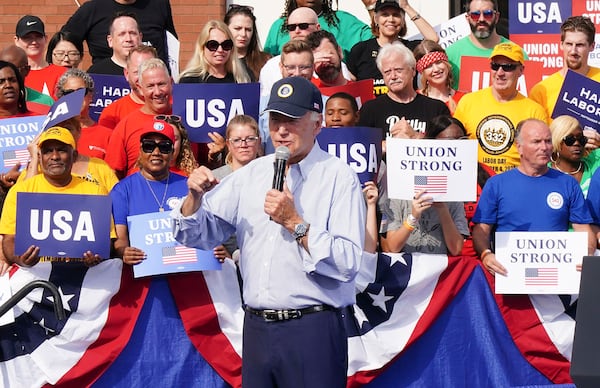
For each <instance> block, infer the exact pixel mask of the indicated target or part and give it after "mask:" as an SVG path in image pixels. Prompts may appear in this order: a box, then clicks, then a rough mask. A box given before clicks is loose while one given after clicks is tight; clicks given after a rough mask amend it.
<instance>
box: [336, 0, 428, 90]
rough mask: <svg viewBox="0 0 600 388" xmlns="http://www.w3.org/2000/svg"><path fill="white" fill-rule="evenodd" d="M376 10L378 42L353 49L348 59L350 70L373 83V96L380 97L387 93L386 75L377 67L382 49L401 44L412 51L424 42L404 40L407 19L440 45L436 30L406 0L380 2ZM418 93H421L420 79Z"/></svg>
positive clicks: (374, 29)
mask: <svg viewBox="0 0 600 388" xmlns="http://www.w3.org/2000/svg"><path fill="white" fill-rule="evenodd" d="M372 9H373V11H374V14H373V22H372V25H371V30H372V32H373V35H374V36H375V38H372V39H369V40H365V41H362V42H359V43H357V44H356V45H355V46H354V47H352V50H350V54H349V55H348V56H347V57H346V63H347V64H348V70H350V72H351V73H352V75H353V76H354V77H355V78H356V79H357V80H363V79H373V81H374V84H373V92H374V93H375V95H376V96H378V95H382V94H385V93H387V87H386V86H385V84H384V81H383V75H381V72H380V71H379V69H378V68H377V64H376V63H375V58H376V57H377V53H379V50H380V49H381V47H383V45H385V44H389V43H394V42H396V41H398V40H399V41H400V42H402V44H404V45H405V46H406V47H408V48H409V49H410V50H411V51H412V50H414V48H415V47H416V45H417V44H419V42H420V40H410V41H409V40H406V39H403V38H402V37H403V36H404V35H406V32H407V26H406V16H407V15H408V17H409V18H410V20H412V22H414V23H415V26H416V27H417V28H418V29H419V31H420V32H421V34H422V35H423V36H424V37H425V39H430V40H433V41H434V42H437V41H438V40H439V38H438V36H437V33H436V32H435V30H434V29H433V27H431V25H430V24H429V23H428V22H427V21H426V20H425V19H424V18H423V17H421V16H420V15H419V14H418V13H417V11H415V10H414V9H413V8H412V7H411V6H410V4H408V1H406V0H400V1H399V2H397V1H381V0H377V1H374V2H372ZM415 89H417V86H416V77H415Z"/></svg>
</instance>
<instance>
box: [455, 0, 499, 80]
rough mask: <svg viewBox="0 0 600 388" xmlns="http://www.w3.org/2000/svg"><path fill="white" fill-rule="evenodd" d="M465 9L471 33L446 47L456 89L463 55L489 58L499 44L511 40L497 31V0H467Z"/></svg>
mask: <svg viewBox="0 0 600 388" xmlns="http://www.w3.org/2000/svg"><path fill="white" fill-rule="evenodd" d="M465 10H466V12H467V13H466V15H465V16H466V18H467V21H468V22H469V26H470V27H471V34H469V35H468V36H465V37H464V38H462V39H459V40H457V41H456V42H454V43H452V44H451V45H450V46H448V47H447V48H446V54H447V55H448V59H449V61H450V63H451V64H452V76H453V79H454V86H453V88H454V89H457V88H458V83H459V77H460V58H461V57H462V56H468V57H484V58H488V57H489V56H490V54H491V53H492V50H493V49H494V47H495V46H496V45H497V44H499V43H505V42H510V41H509V40H508V39H506V38H505V37H503V36H501V35H499V34H498V33H497V32H496V25H497V24H498V20H499V19H500V12H498V2H497V0H467V1H466V2H465Z"/></svg>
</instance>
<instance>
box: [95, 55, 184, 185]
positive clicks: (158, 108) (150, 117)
mask: <svg viewBox="0 0 600 388" xmlns="http://www.w3.org/2000/svg"><path fill="white" fill-rule="evenodd" d="M138 88H139V89H140V91H141V92H142V94H143V96H144V105H143V106H142V107H141V108H140V109H138V110H135V111H133V112H131V113H130V114H129V115H127V116H126V117H125V118H124V119H123V120H121V121H120V122H119V124H118V125H117V126H116V128H115V130H114V132H113V134H112V136H111V137H110V141H109V143H108V150H107V152H106V158H105V161H106V162H107V163H108V164H109V165H110V167H112V168H113V170H115V172H116V174H117V177H119V179H122V178H124V177H125V176H127V175H131V174H133V173H134V172H136V171H137V170H138V168H137V163H136V162H137V159H138V156H139V153H140V135H141V134H142V133H143V131H146V130H147V129H148V127H152V126H153V125H154V122H155V121H156V120H155V116H157V115H170V114H171V112H172V105H171V95H172V93H173V80H172V79H171V76H170V75H169V70H168V69H167V66H166V65H165V63H164V62H163V61H161V60H160V59H158V58H151V59H148V60H146V61H144V62H143V63H142V64H141V65H140V73H139V81H138ZM163 120H164V118H163Z"/></svg>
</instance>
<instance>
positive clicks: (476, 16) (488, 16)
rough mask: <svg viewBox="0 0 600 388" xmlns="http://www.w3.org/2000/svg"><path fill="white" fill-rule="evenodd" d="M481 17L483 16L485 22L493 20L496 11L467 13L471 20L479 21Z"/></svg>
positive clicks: (487, 10)
mask: <svg viewBox="0 0 600 388" xmlns="http://www.w3.org/2000/svg"><path fill="white" fill-rule="evenodd" d="M481 15H483V18H484V19H485V20H492V19H493V18H494V15H496V11H494V10H493V9H486V10H485V11H483V12H481V11H472V12H469V16H470V17H471V19H473V20H479V18H480V17H481Z"/></svg>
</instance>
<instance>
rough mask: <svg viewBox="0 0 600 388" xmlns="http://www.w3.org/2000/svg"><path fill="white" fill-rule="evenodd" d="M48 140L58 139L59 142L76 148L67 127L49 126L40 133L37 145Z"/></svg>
mask: <svg viewBox="0 0 600 388" xmlns="http://www.w3.org/2000/svg"><path fill="white" fill-rule="evenodd" d="M48 140H58V141H60V142H61V143H65V144H66V145H70V146H71V147H73V149H76V148H77V145H76V144H75V138H74V137H73V135H72V134H71V131H69V130H68V129H67V128H63V127H50V128H48V129H47V130H45V131H44V132H42V134H41V135H40V138H39V139H38V147H41V146H42V144H43V143H44V142H46V141H48Z"/></svg>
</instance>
